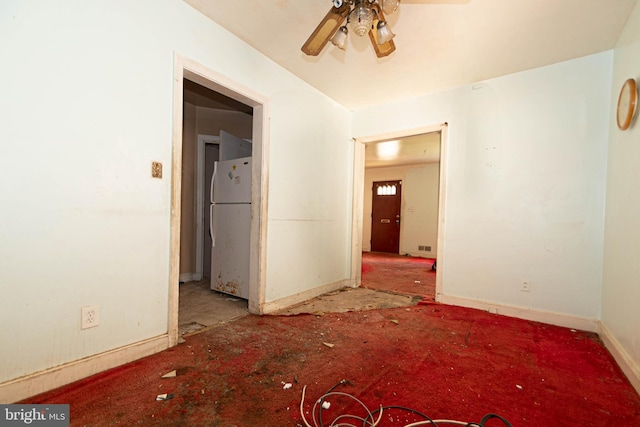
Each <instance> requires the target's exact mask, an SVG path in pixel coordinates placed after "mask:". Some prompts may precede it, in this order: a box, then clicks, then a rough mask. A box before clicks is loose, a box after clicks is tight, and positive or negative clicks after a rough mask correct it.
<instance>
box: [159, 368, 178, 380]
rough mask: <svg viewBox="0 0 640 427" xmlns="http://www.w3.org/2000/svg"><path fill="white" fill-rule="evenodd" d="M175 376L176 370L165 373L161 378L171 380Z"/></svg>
mask: <svg viewBox="0 0 640 427" xmlns="http://www.w3.org/2000/svg"><path fill="white" fill-rule="evenodd" d="M176 375H177V373H176V370H175V369H174V370H173V371H171V372H167V373H166V374H164V375H163V376H162V378H173V377H175V376H176Z"/></svg>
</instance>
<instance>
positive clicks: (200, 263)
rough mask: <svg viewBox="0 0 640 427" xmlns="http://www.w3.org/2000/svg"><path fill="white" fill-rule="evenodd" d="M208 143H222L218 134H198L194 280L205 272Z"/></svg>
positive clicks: (200, 277)
mask: <svg viewBox="0 0 640 427" xmlns="http://www.w3.org/2000/svg"><path fill="white" fill-rule="evenodd" d="M206 144H214V145H216V144H217V145H219V144H220V137H219V136H216V135H202V134H198V147H197V151H196V212H198V216H197V217H196V277H195V278H194V280H202V277H203V274H204V240H205V239H204V232H205V230H204V215H205V214H206V213H205V210H204V199H205V197H204V184H205V182H204V170H205V165H204V160H205V156H204V149H205V145H206Z"/></svg>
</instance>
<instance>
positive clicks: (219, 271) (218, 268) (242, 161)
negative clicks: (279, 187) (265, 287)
mask: <svg viewBox="0 0 640 427" xmlns="http://www.w3.org/2000/svg"><path fill="white" fill-rule="evenodd" d="M209 215H210V217H211V218H210V221H211V222H210V224H211V225H210V232H211V240H212V243H211V244H212V248H211V289H213V290H215V291H219V292H224V293H226V294H231V295H234V296H237V297H239V298H244V299H249V248H250V239H251V157H243V158H239V159H233V160H224V161H220V162H216V163H215V167H214V171H213V176H212V178H211V206H210V209H209Z"/></svg>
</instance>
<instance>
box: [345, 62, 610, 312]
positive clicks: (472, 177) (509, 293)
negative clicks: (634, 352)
mask: <svg viewBox="0 0 640 427" xmlns="http://www.w3.org/2000/svg"><path fill="white" fill-rule="evenodd" d="M612 56H613V53H612V52H604V53H600V54H596V55H592V56H588V57H585V58H580V59H576V60H572V61H567V62H563V63H559V64H556V65H552V66H548V67H544V68H539V69H535V70H530V71H526V72H522V73H518V74H513V75H509V76H504V77H501V78H497V79H493V80H488V81H485V82H483V83H480V84H476V85H472V86H465V87H461V88H458V89H454V90H449V91H445V92H440V93H436V94H433V95H429V96H422V97H418V98H414V99H410V100H406V101H403V102H398V103H394V104H392V105H383V106H379V107H373V108H370V109H366V110H362V111H357V112H356V113H355V114H354V123H353V129H354V131H353V133H354V137H367V136H371V135H380V134H384V133H389V132H398V131H401V130H404V129H415V128H420V127H424V126H429V125H437V124H440V123H444V122H448V124H449V128H448V129H449V131H448V141H446V145H447V147H448V149H447V153H446V157H445V158H446V160H445V161H444V162H443V163H446V165H445V167H446V186H447V195H446V207H445V209H446V212H445V213H444V222H445V230H444V243H443V244H442V246H441V247H440V251H441V253H442V256H441V258H439V260H438V267H439V269H438V270H439V275H440V276H441V278H442V291H443V293H444V294H445V295H447V296H450V297H460V298H462V299H466V300H481V301H488V302H493V303H496V304H503V305H506V306H516V307H526V308H527V310H529V309H533V310H540V311H545V312H546V311H549V312H555V313H561V314H564V315H569V316H577V317H580V318H586V319H599V317H600V295H601V279H602V256H603V249H602V245H603V221H604V218H603V211H604V190H605V173H606V156H607V151H606V149H607V138H608V130H609V122H610V109H609V108H610V106H609V104H610V98H611V67H612ZM439 256H440V255H439ZM523 280H528V281H529V282H530V283H531V286H532V289H531V292H522V291H521V290H520V288H521V283H522V281H523Z"/></svg>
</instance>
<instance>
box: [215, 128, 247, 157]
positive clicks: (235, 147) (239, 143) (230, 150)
mask: <svg viewBox="0 0 640 427" xmlns="http://www.w3.org/2000/svg"><path fill="white" fill-rule="evenodd" d="M251 152H252V148H251V143H250V142H249V141H245V140H244V139H240V138H238V137H237V136H235V135H232V134H230V133H229V132H225V131H223V130H221V131H220V160H231V159H237V158H240V157H251V154H252V153H251Z"/></svg>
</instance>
